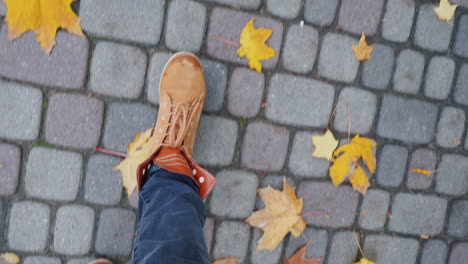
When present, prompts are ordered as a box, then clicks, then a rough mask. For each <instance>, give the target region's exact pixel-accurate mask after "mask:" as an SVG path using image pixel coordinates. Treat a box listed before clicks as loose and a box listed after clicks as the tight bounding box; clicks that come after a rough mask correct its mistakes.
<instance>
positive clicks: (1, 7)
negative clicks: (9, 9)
mask: <svg viewBox="0 0 468 264" xmlns="http://www.w3.org/2000/svg"><path fill="white" fill-rule="evenodd" d="M5 14H6V6H5V3H3V2H1V3H0V16H5Z"/></svg>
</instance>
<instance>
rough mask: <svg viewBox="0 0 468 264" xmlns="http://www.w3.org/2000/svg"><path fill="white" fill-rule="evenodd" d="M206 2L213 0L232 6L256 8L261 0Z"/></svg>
mask: <svg viewBox="0 0 468 264" xmlns="http://www.w3.org/2000/svg"><path fill="white" fill-rule="evenodd" d="M207 1H208V2H215V3H219V4H225V5H229V6H232V7H242V8H245V9H257V8H258V7H259V6H260V4H261V0H207Z"/></svg>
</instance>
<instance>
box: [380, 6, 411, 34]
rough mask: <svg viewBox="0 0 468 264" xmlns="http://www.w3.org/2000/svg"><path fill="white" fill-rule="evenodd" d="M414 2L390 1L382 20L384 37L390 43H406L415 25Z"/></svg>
mask: <svg viewBox="0 0 468 264" xmlns="http://www.w3.org/2000/svg"><path fill="white" fill-rule="evenodd" d="M414 10H415V2H414V1H413V0H388V1H387V7H386V11H385V15H384V16H383V20H382V36H383V37H384V38H385V39H387V40H390V41H395V42H405V41H407V40H408V38H409V37H410V33H411V27H412V25H413V16H414Z"/></svg>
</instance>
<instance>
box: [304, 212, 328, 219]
mask: <svg viewBox="0 0 468 264" xmlns="http://www.w3.org/2000/svg"><path fill="white" fill-rule="evenodd" d="M316 214H319V215H323V216H325V217H326V218H330V215H329V214H327V213H325V212H322V211H310V212H305V213H302V214H301V216H302V217H304V216H308V215H316Z"/></svg>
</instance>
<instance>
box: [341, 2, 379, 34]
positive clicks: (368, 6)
mask: <svg viewBox="0 0 468 264" xmlns="http://www.w3.org/2000/svg"><path fill="white" fill-rule="evenodd" d="M383 3H384V1H383V0H343V1H342V2H341V7H340V14H339V19H338V26H339V27H340V28H342V29H343V30H345V31H349V32H351V33H355V34H359V35H360V34H361V33H365V34H366V35H368V36H369V35H374V34H375V33H377V28H378V26H379V21H380V15H381V13H382V7H383Z"/></svg>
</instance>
